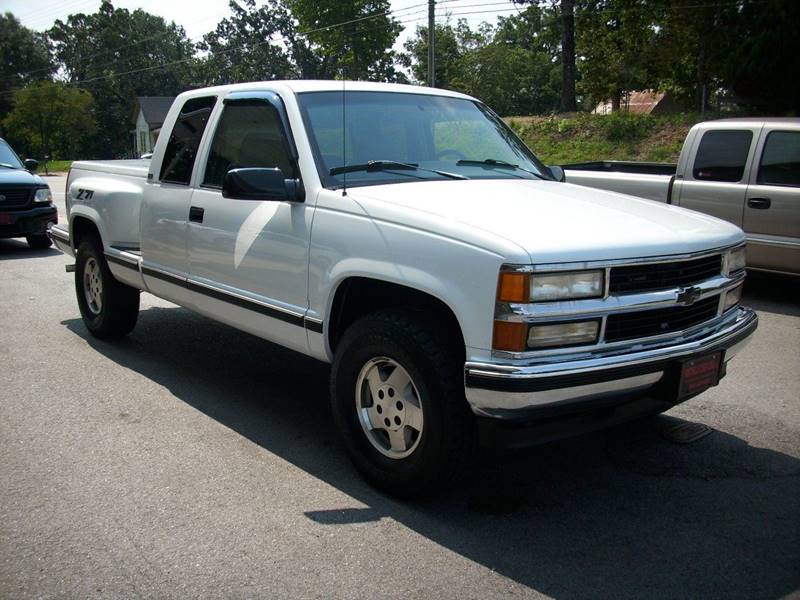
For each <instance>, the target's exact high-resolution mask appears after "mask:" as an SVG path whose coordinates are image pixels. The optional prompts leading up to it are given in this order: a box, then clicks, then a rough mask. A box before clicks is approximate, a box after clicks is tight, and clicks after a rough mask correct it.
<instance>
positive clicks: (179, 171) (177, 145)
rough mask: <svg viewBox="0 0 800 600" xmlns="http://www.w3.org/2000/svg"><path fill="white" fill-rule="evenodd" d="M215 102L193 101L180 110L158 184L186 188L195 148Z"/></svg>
mask: <svg viewBox="0 0 800 600" xmlns="http://www.w3.org/2000/svg"><path fill="white" fill-rule="evenodd" d="M216 101H217V98H216V97H215V96H206V97H203V98H192V99H191V100H187V101H186V102H185V103H184V105H183V106H182V107H181V112H180V114H179V115H178V119H177V121H175V126H174V127H173V128H172V133H171V134H170V136H169V141H168V142H167V149H166V150H165V151H164V160H163V161H162V162H161V174H160V176H159V179H160V180H161V181H163V182H165V183H178V184H181V185H189V179H191V177H192V168H193V167H194V160H195V158H196V157H197V148H198V147H199V146H200V140H201V139H202V138H203V132H204V131H205V130H206V125H207V124H208V118H209V117H210V116H211V111H212V110H213V109H214V104H215V103H216Z"/></svg>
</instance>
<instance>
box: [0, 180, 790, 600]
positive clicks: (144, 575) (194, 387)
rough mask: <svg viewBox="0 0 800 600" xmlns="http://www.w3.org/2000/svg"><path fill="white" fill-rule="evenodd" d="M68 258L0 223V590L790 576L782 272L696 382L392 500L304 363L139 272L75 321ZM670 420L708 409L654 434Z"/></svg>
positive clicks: (486, 585) (413, 586)
mask: <svg viewBox="0 0 800 600" xmlns="http://www.w3.org/2000/svg"><path fill="white" fill-rule="evenodd" d="M62 181H63V180H56V179H55V178H53V179H51V185H52V186H53V188H54V190H55V191H57V192H58V191H59V190H63V182H62ZM59 185H60V187H59ZM62 196H63V195H62ZM57 201H58V202H59V203H62V201H63V198H62V197H57ZM62 206H63V205H62ZM71 260H72V259H70V258H69V257H66V256H64V255H62V254H61V253H60V252H58V251H56V250H53V249H51V250H47V251H32V250H29V249H28V248H27V246H26V245H25V243H24V241H9V240H0V286H2V290H3V292H2V303H0V357H1V360H2V363H1V364H2V370H1V371H0V373H2V380H1V381H2V386H0V482H2V485H0V596H2V597H5V598H28V597H67V598H76V597H83V598H95V597H96V598H100V597H102V598H111V597H124V598H132V597H159V598H168V597H177V598H187V597H234V598H239V597H264V596H269V597H323V598H331V597H336V598H338V597H346V598H361V597H388V598H399V597H403V598H418V597H419V598H428V597H441V598H455V597H457V598H487V597H504V598H505V597H540V596H548V597H554V598H641V597H648V598H656V597H664V598H667V597H668V598H699V597H714V598H781V597H785V596H792V595H797V594H798V590H800V284H798V282H796V281H792V280H787V279H783V278H778V277H767V276H753V277H751V278H750V280H749V281H748V285H747V291H746V294H745V303H746V304H749V305H751V306H753V307H755V308H756V309H757V310H758V312H759V315H760V319H761V322H760V327H759V330H758V331H757V332H756V334H755V336H754V339H753V341H752V343H751V344H750V345H749V346H748V347H747V348H746V350H745V351H744V352H743V354H742V355H741V356H740V357H738V358H737V359H736V361H734V362H733V363H732V364H731V366H730V368H729V372H728V376H727V377H726V378H725V379H724V380H723V381H722V383H721V384H720V385H719V386H718V387H717V388H714V389H712V390H710V391H708V392H706V393H705V394H703V395H701V396H699V397H697V398H695V399H693V400H691V401H689V402H688V403H686V404H684V405H682V406H679V407H676V408H675V409H673V410H671V411H670V412H669V413H667V415H666V416H663V417H659V418H657V419H655V420H652V421H648V422H645V423H641V422H640V423H637V424H633V425H627V426H624V427H619V428H616V429H613V430H610V431H607V432H603V433H599V434H592V435H587V436H583V437H581V438H577V439H573V440H568V441H563V442H559V443H555V444H550V445H547V446H543V447H540V448H537V449H534V450H532V451H527V452H525V453H521V454H518V455H515V456H511V457H497V456H492V455H486V456H484V457H483V458H482V460H481V461H480V462H478V463H477V464H476V465H475V468H474V473H473V474H472V478H471V480H470V481H469V482H468V483H465V484H463V485H461V486H459V487H457V488H454V489H453V490H451V491H450V492H449V493H447V494H446V495H443V496H440V497H437V498H434V499H430V500H426V501H424V502H421V503H416V504H409V503H402V502H398V501H395V500H393V499H392V498H389V497H386V496H384V495H382V494H380V493H378V492H376V491H374V490H373V489H372V488H370V487H369V486H368V485H366V484H365V483H364V482H363V481H362V480H361V479H359V477H358V476H357V475H356V474H355V472H354V470H353V469H352V468H351V466H350V464H349V463H348V461H347V458H346V457H345V455H344V452H343V450H342V449H341V448H340V447H339V445H338V443H337V441H336V439H335V435H334V430H333V425H332V423H331V418H330V413H329V410H328V403H327V375H328V373H327V368H326V366H325V365H322V364H320V363H317V362H315V361H312V360H310V359H307V358H304V357H302V356H299V355H296V354H293V353H291V352H288V351H285V350H282V349H281V348H278V347H275V346H273V345H270V344H268V343H266V342H263V341H261V340H258V339H256V338H254V337H252V336H249V335H247V334H244V333H240V332H237V331H235V330H233V329H230V328H227V327H225V326H224V325H220V324H217V323H215V322H212V321H210V320H208V319H205V318H202V317H199V316H196V315H193V314H192V313H190V312H189V311H187V310H184V309H182V308H179V307H176V306H174V305H171V304H169V303H167V302H163V301H161V300H158V299H156V298H154V297H152V296H149V295H147V294H145V295H143V297H142V312H141V315H140V320H139V324H138V325H137V328H136V329H135V330H134V332H133V333H132V334H131V335H130V336H129V337H128V338H127V339H125V340H122V341H119V342H115V343H107V342H102V341H98V340H95V339H93V338H91V337H90V336H89V335H88V333H87V332H86V330H85V329H84V327H83V325H82V323H81V320H80V315H79V313H78V308H77V305H76V303H75V298H74V291H73V282H72V275H71V274H67V273H65V272H64V265H66V264H68V263H69V262H71ZM678 422H692V423H702V424H705V425H708V426H709V427H711V428H712V429H713V431H712V433H711V434H710V435H708V436H707V437H704V438H703V439H701V440H699V441H697V442H694V443H691V444H676V443H673V442H670V441H668V440H666V439H665V438H664V436H663V435H662V431H663V429H664V428H665V427H667V426H669V425H670V424H674V423H678Z"/></svg>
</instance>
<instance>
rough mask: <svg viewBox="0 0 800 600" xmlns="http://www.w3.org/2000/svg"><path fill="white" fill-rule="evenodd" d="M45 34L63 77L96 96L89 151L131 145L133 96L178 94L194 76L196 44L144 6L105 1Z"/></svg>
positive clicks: (104, 152) (102, 152)
mask: <svg viewBox="0 0 800 600" xmlns="http://www.w3.org/2000/svg"><path fill="white" fill-rule="evenodd" d="M49 36H50V39H51V41H52V43H53V48H54V52H55V56H56V59H57V60H58V62H59V63H60V64H61V65H62V68H63V70H64V76H65V78H66V80H67V81H68V82H75V83H76V84H79V85H80V86H81V87H82V88H84V89H87V90H88V91H90V92H91V94H92V96H94V99H95V102H96V106H97V110H96V117H97V123H98V128H97V132H96V134H95V135H94V136H92V137H91V138H90V139H89V140H87V141H86V145H85V146H84V148H82V153H84V154H88V155H89V156H109V155H111V156H114V155H121V154H123V153H125V152H126V151H128V150H129V148H130V146H131V139H130V134H129V130H130V128H131V125H130V122H131V112H132V110H133V105H134V102H135V99H136V97H137V96H172V95H176V94H178V93H180V92H182V91H184V90H185V89H186V87H187V86H188V85H189V83H190V82H191V81H192V79H193V71H194V67H195V64H194V59H193V57H194V46H193V44H192V43H191V41H190V40H189V39H187V37H186V34H185V32H184V30H183V28H182V27H179V26H177V25H175V23H166V22H165V21H164V19H162V18H161V17H157V16H155V15H152V14H150V13H147V12H145V11H143V10H134V11H133V12H130V11H128V10H126V9H121V8H114V6H113V5H112V4H111V2H108V1H107V0H104V1H103V3H102V4H101V5H100V8H99V9H98V11H97V12H96V13H93V14H89V15H87V14H82V13H79V14H74V15H70V16H69V17H68V18H67V20H66V22H63V21H61V20H57V21H56V22H55V25H54V26H53V27H52V29H50V31H49Z"/></svg>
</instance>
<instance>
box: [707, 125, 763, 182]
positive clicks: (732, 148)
mask: <svg viewBox="0 0 800 600" xmlns="http://www.w3.org/2000/svg"><path fill="white" fill-rule="evenodd" d="M752 141H753V132H752V131H749V130H738V129H723V130H717V131H706V132H705V133H704V134H703V137H702V138H701V140H700V146H699V147H698V148H697V155H696V156H695V159H694V166H693V168H692V177H694V179H696V180H699V181H723V182H729V183H735V182H738V181H741V180H742V177H743V176H744V171H745V166H746V165H747V155H748V154H749V152H750V144H751V143H752Z"/></svg>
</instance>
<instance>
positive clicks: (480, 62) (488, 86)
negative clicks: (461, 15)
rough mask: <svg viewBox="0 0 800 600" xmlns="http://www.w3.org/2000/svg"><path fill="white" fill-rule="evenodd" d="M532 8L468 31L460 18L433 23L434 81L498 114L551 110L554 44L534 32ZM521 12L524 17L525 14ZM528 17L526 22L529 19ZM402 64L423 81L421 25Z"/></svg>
mask: <svg viewBox="0 0 800 600" xmlns="http://www.w3.org/2000/svg"><path fill="white" fill-rule="evenodd" d="M537 11H538V8H535V7H531V8H529V9H528V10H526V11H525V12H524V13H523V14H522V15H519V16H514V17H511V18H508V19H500V21H499V23H498V26H497V28H493V27H491V26H489V25H487V24H485V23H484V24H482V25H481V26H480V27H478V28H477V29H475V30H473V29H471V28H470V27H469V25H468V24H467V22H466V21H465V20H463V19H462V20H459V22H458V23H457V24H456V26H455V27H453V26H452V25H451V24H450V23H445V24H442V25H437V26H436V30H437V34H436V35H437V38H436V45H435V47H434V50H435V52H436V85H437V87H442V88H445V89H452V90H456V91H460V92H464V93H466V94H470V95H472V96H475V97H477V98H480V99H481V100H483V101H484V102H486V103H487V104H488V105H489V106H491V107H492V108H493V109H494V110H496V111H497V112H499V113H500V114H502V115H521V114H532V113H542V112H551V111H553V110H556V109H557V108H558V102H559V85H560V81H559V79H558V72H559V71H558V70H559V67H558V64H557V63H556V62H555V61H554V58H553V52H554V51H555V52H557V45H558V44H557V42H556V43H555V44H553V43H552V40H550V39H549V38H547V36H544V35H543V36H538V37H537V36H534V35H532V34H531V28H532V27H536V26H538V24H540V23H538V24H537V22H534V21H535V19H534V17H536V18H538V17H540V16H541V15H540V13H539V12H537ZM526 15H527V16H526ZM529 19H530V20H529ZM405 49H406V53H405V54H404V55H403V56H402V64H403V65H404V66H406V67H407V68H409V69H410V70H411V73H412V75H413V76H414V79H415V80H416V81H418V82H424V81H425V79H426V77H427V71H428V32H427V28H425V27H419V28H417V32H416V35H415V36H414V37H413V38H411V39H410V40H408V41H407V42H406V44H405Z"/></svg>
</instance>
